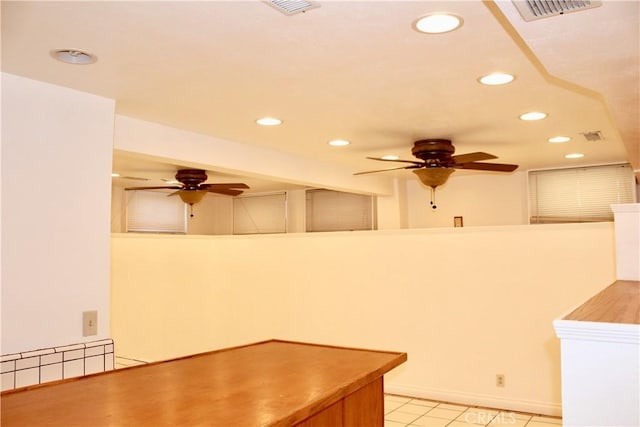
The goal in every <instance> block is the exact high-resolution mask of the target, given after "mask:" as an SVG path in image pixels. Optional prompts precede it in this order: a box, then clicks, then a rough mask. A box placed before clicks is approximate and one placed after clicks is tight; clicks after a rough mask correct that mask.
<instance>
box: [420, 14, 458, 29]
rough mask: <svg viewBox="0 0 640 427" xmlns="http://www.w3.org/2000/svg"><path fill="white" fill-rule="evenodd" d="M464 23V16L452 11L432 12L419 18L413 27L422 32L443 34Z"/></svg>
mask: <svg viewBox="0 0 640 427" xmlns="http://www.w3.org/2000/svg"><path fill="white" fill-rule="evenodd" d="M461 25H462V18H460V17H459V16H456V15H452V14H450V13H443V12H441V13H431V14H429V15H426V16H423V17H422V18H419V19H418V20H417V21H416V22H415V23H414V24H413V27H414V28H415V29H416V30H418V31H420V32H421V33H427V34H441V33H448V32H449V31H453V30H455V29H456V28H458V27H460V26H461Z"/></svg>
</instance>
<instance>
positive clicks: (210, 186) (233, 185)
mask: <svg viewBox="0 0 640 427" xmlns="http://www.w3.org/2000/svg"><path fill="white" fill-rule="evenodd" d="M225 188H249V186H248V185H247V184H245V183H242V182H229V183H226V182H224V183H217V184H200V189H201V190H211V189H225Z"/></svg>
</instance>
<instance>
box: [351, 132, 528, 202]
mask: <svg viewBox="0 0 640 427" xmlns="http://www.w3.org/2000/svg"><path fill="white" fill-rule="evenodd" d="M455 151H456V149H455V147H454V146H453V144H452V143H451V141H450V140H448V139H421V140H420V141H416V142H414V143H413V148H412V149H411V154H413V155H414V156H415V157H417V158H418V159H420V160H421V161H416V160H392V159H384V158H379V157H367V159H371V160H380V161H383V162H400V163H409V165H408V166H400V167H397V168H390V169H379V170H373V171H366V172H358V173H356V174H354V175H363V174H368V173H376V172H385V171H392V170H398V169H413V171H412V172H413V173H415V174H416V175H417V176H418V178H420V181H422V183H423V184H424V185H426V186H428V187H431V206H432V207H433V209H435V208H436V205H435V190H436V187H437V186H439V185H442V184H444V183H445V182H447V179H449V176H450V175H451V174H452V173H453V172H455V170H456V169H473V170H481V171H494V172H513V171H514V170H516V169H517V168H518V165H510V164H506V163H481V161H482V160H492V159H497V157H496V156H494V155H493V154H489V153H483V152H475V153H467V154H458V155H456V156H454V155H453V153H455Z"/></svg>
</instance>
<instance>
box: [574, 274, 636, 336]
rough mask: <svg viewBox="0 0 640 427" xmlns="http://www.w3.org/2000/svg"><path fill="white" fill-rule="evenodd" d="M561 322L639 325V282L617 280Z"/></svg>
mask: <svg viewBox="0 0 640 427" xmlns="http://www.w3.org/2000/svg"><path fill="white" fill-rule="evenodd" d="M562 320H577V321H587V322H606V323H621V324H632V325H633V324H635V325H638V324H640V281H633V280H617V281H615V282H613V283H612V284H611V285H609V286H607V287H606V288H605V289H603V290H602V291H600V292H598V293H597V294H596V295H594V296H593V297H591V298H590V299H589V300H587V301H586V302H585V303H584V304H582V305H580V306H579V307H578V308H576V309H574V310H573V311H571V312H570V313H569V314H567V315H566V316H564V317H563V318H562Z"/></svg>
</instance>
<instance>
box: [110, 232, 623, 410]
mask: <svg viewBox="0 0 640 427" xmlns="http://www.w3.org/2000/svg"><path fill="white" fill-rule="evenodd" d="M613 234H614V233H613V224H611V223H600V224H570V225H544V226H508V227H469V228H466V227H465V228H463V229H450V228H449V229H444V228H438V229H430V230H395V231H377V232H346V233H314V234H287V235H263V236H216V237H213V236H180V237H179V236H157V235H146V236H132V235H113V237H112V319H113V321H112V331H113V337H114V339H115V341H116V343H117V351H118V353H120V354H121V355H124V356H129V357H135V358H140V359H144V360H160V359H166V358H170V357H175V356H179V355H184V354H189V353H195V352H201V351H206V350H211V349H215V348H221V347H226V346H231V345H236V344H242V343H247V342H252V341H257V340H263V339H266V338H272V337H276V338H283V339H293V340H302V341H311V342H320V343H327V344H336V345H346V346H356V347H366V348H379V349H389V350H401V351H406V352H408V354H409V362H408V363H407V364H405V365H404V366H402V367H401V368H399V369H397V370H396V371H394V372H393V373H392V374H391V375H389V376H388V377H387V389H388V390H395V391H396V392H402V393H407V394H411V395H416V396H425V397H433V398H440V399H443V400H450V401H463V402H465V403H470V404H473V403H477V404H485V405H491V406H495V407H503V408H511V409H520V410H529V411H534V412H546V413H558V411H559V408H560V372H559V369H560V358H559V343H558V340H557V339H556V338H555V336H554V333H553V328H552V320H553V319H554V318H556V317H558V316H560V315H561V314H563V313H564V312H566V311H568V310H569V309H570V308H572V307H573V306H575V305H578V304H580V303H582V302H583V301H584V300H585V299H587V298H588V297H590V296H591V295H593V294H594V293H595V292H596V291H597V290H599V289H600V288H603V287H604V286H606V285H608V284H609V283H611V282H612V281H613V280H615V261H614V256H613V254H614V244H613ZM498 373H501V374H504V375H505V376H506V384H507V386H506V387H505V388H496V387H495V375H496V374H498Z"/></svg>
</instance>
